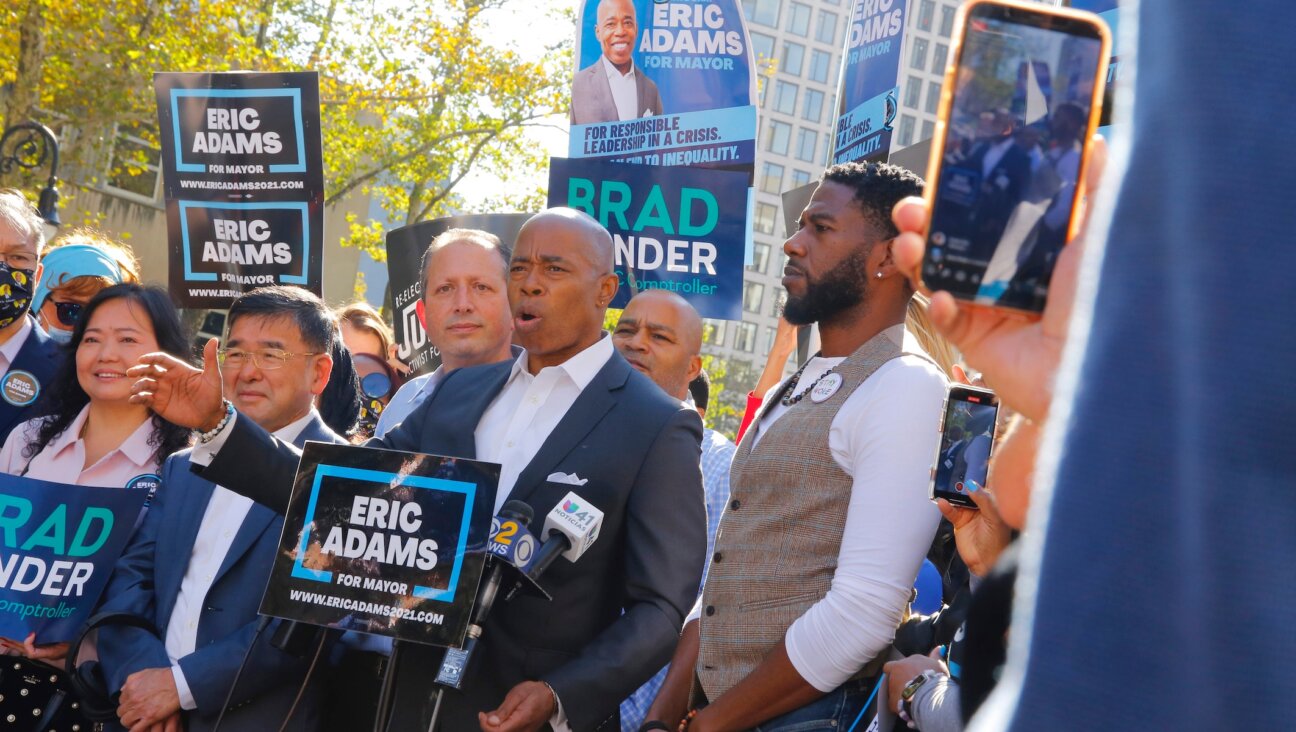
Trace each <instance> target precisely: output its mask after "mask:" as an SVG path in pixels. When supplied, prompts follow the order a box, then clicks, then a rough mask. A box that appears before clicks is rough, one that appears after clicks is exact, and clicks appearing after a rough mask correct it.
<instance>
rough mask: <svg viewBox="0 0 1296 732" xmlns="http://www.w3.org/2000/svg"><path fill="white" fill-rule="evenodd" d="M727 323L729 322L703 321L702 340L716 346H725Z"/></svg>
mask: <svg viewBox="0 0 1296 732" xmlns="http://www.w3.org/2000/svg"><path fill="white" fill-rule="evenodd" d="M726 322H728V321H724V320H709V319H708V320H704V321H702V340H704V341H706V342H707V343H710V344H711V345H714V346H723V345H724V335H725V323H726Z"/></svg>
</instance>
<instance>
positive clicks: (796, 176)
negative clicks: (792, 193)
mask: <svg viewBox="0 0 1296 732" xmlns="http://www.w3.org/2000/svg"><path fill="white" fill-rule="evenodd" d="M809 182H810V173H808V172H806V171H804V170H793V171H792V187H793V188H800V187H801V186H803V185H805V184H807V183H809Z"/></svg>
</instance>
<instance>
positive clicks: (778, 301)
mask: <svg viewBox="0 0 1296 732" xmlns="http://www.w3.org/2000/svg"><path fill="white" fill-rule="evenodd" d="M779 269H780V271H779V272H775V273H774V274H777V275H782V274H783V272H782V271H781V270H782V268H781V267H780V268H779ZM785 302H787V290H784V289H783V288H782V287H775V288H774V297H772V298H770V315H773V316H774V317H776V318H777V317H779V316H780V315H782V314H783V303H785Z"/></svg>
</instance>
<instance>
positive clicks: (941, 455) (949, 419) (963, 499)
mask: <svg viewBox="0 0 1296 732" xmlns="http://www.w3.org/2000/svg"><path fill="white" fill-rule="evenodd" d="M998 416H999V399H998V397H996V396H995V393H994V392H992V391H990V390H988V389H978V388H976V387H974V386H962V385H957V384H956V385H954V386H952V387H950V391H949V395H948V396H947V397H946V398H945V410H944V414H943V415H942V417H941V439H940V445H939V447H938V448H937V450H936V463H935V465H933V466H932V484H931V499H932V500H933V501H934V500H936V499H938V498H944V499H945V500H947V501H949V502H950V503H952V504H954V505H956V506H964V507H967V508H977V505H976V503H974V502H973V501H972V499H971V498H970V497H969V494H971V493H975V492H976V491H979V490H981V489H982V488H985V487H986V478H987V476H988V475H989V470H990V454H991V452H992V451H993V448H994V438H995V422H996V418H997V417H998Z"/></svg>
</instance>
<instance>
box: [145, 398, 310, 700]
mask: <svg viewBox="0 0 1296 732" xmlns="http://www.w3.org/2000/svg"><path fill="white" fill-rule="evenodd" d="M315 415H316V412H315V410H314V409H311V410H310V412H308V413H307V414H306V416H305V417H302V418H301V419H299V420H297V421H296V422H293V423H291V424H289V425H287V426H286V427H284V428H282V429H280V430H277V431H276V432H275V433H274V436H275V437H278V438H279V439H280V440H283V441H284V442H292V441H293V440H296V439H297V436H298V435H300V434H301V432H302V430H304V429H306V425H307V424H309V423H310V421H311V419H313V418H314V417H315ZM251 508H252V499H250V498H246V497H244V496H240V495H239V494H237V493H235V492H233V491H231V490H228V489H226V488H223V487H221V486H216V488H215V489H214V490H213V491H212V495H211V500H209V501H208V502H207V511H206V512H205V513H203V518H202V523H201V524H199V525H198V535H197V536H196V537H195V538H194V544H193V552H192V553H191V554H190V555H189V566H188V567H187V568H186V569H185V574H184V579H183V580H181V581H180V592H179V594H177V595H176V601H175V608H174V609H173V610H172V611H171V620H170V621H169V622H168V623H167V627H166V638H165V642H166V651H167V656H168V657H169V658H170V659H171V675H172V676H173V677H174V678H175V685H176V692H177V694H178V695H179V697H180V708H181V709H195V708H197V706H198V703H197V702H196V701H195V700H194V698H193V693H192V692H191V691H190V690H189V683H188V682H187V681H186V680H185V676H184V672H183V671H181V670H180V663H179V661H180V659H181V658H184V657H185V656H187V655H189V654H190V653H193V652H194V651H195V650H196V649H197V646H198V622H199V620H200V619H201V618H202V609H203V603H204V602H206V600H207V592H208V591H210V590H211V586H212V581H213V580H215V578H216V572H218V571H219V570H220V566H221V564H222V563H223V562H224V561H225V555H226V554H228V553H229V550H230V545H231V544H233V543H234V535H235V534H237V533H238V531H239V528H241V527H242V526H243V519H244V518H246V517H247V513H248V510H249V509H251Z"/></svg>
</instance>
